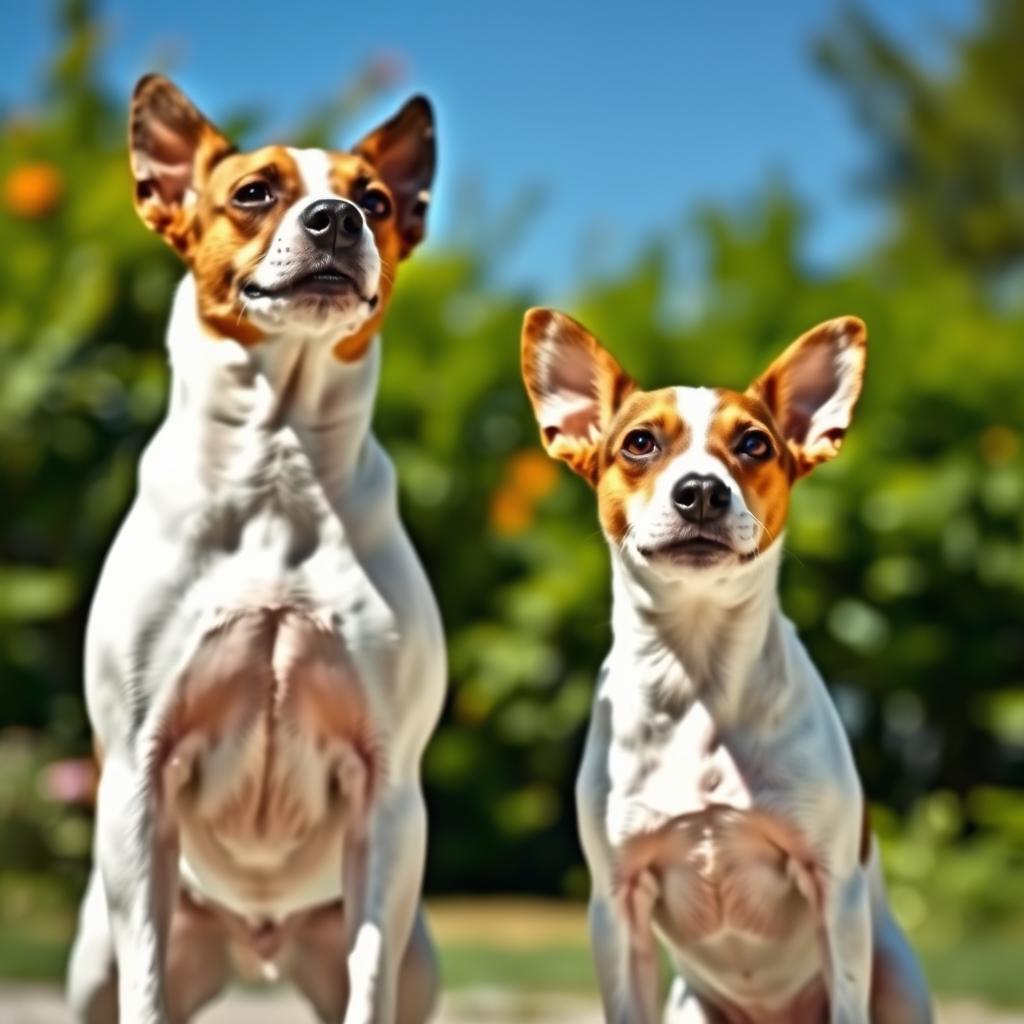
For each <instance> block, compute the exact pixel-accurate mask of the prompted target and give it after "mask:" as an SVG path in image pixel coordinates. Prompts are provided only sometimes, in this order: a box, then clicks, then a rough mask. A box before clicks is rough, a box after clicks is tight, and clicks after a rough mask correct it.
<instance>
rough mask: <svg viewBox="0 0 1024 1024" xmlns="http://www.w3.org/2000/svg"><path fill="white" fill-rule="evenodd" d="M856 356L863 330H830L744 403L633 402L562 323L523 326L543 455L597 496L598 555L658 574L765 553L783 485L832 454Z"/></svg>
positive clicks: (551, 319)
mask: <svg viewBox="0 0 1024 1024" xmlns="http://www.w3.org/2000/svg"><path fill="white" fill-rule="evenodd" d="M866 352H867V333H866V330H865V327H864V324H863V322H862V321H860V320H858V319H857V318H856V317H841V318H839V319H836V320H829V321H827V322H826V323H823V324H820V325H819V326H817V327H814V328H812V329H811V330H810V331H808V332H807V333H806V334H804V335H802V336H801V337H800V338H798V339H797V340H796V341H795V342H793V344H792V345H790V346H789V348H787V349H786V351H785V352H783V353H782V355H781V356H779V357H778V358H777V359H776V360H775V362H773V363H772V364H771V366H769V367H768V369H767V370H766V371H765V372H764V373H762V374H761V376H760V377H758V378H757V379H756V380H755V381H754V383H753V384H751V385H750V387H749V388H747V390H746V391H744V392H738V391H728V390H725V389H722V388H714V389H712V388H693V387H670V388H662V389H660V390H658V391H642V390H640V388H639V387H637V385H636V384H635V383H634V381H633V380H632V379H631V378H630V377H629V376H628V375H627V374H626V373H625V372H624V371H623V370H622V368H621V367H620V366H619V364H618V363H617V362H616V361H615V359H614V358H613V357H612V356H611V355H610V354H609V353H608V352H607V351H606V350H605V349H604V348H602V347H601V345H600V344H599V343H598V342H597V341H596V340H595V339H594V338H593V337H592V336H591V335H590V334H589V333H588V332H587V330H586V329H585V328H584V327H583V326H582V325H581V324H578V323H577V322H576V321H575V320H572V319H571V318H570V317H567V316H565V315H564V314H562V313H556V312H554V311H552V310H548V309H533V310H530V311H529V312H528V313H527V314H526V320H525V322H524V325H523V377H524V379H525V381H526V389H527V391H528V392H529V395H530V401H531V402H532V403H533V408H534V412H535V414H536V416H537V421H538V423H539V424H540V429H541V437H542V439H543V443H544V446H545V448H546V449H547V451H548V453H549V454H550V455H552V456H553V457H555V458H558V459H562V460H564V461H565V462H567V463H568V464H569V465H570V466H571V467H572V468H573V469H574V470H575V471H576V472H577V473H579V475H580V476H582V477H584V479H586V480H588V481H589V482H590V483H591V484H592V485H593V486H594V487H595V489H596V490H597V496H598V504H599V511H600V518H601V525H602V528H603V529H604V532H605V535H606V536H607V537H608V539H609V541H610V542H611V543H612V544H614V545H616V546H617V547H618V548H619V549H620V550H621V551H622V552H623V555H624V556H625V557H627V558H629V559H631V560H633V561H636V562H638V563H641V564H644V565H650V566H652V567H655V568H657V569H659V570H664V571H666V572H677V571H703V570H706V569H708V568H711V567H718V568H727V567H729V566H739V565H743V564H744V563H746V562H750V561H752V560H753V559H754V558H756V557H757V556H758V555H759V554H761V553H762V552H763V551H765V550H767V549H768V548H769V547H771V545H772V544H773V542H774V541H775V540H776V539H777V538H778V537H779V536H780V534H781V533H782V531H783V529H784V527H785V524H786V516H787V514H788V511H789V492H790V489H791V487H792V486H793V484H794V482H795V481H796V480H797V479H799V478H800V477H801V476H803V475H804V474H806V473H808V472H810V470H811V469H813V468H814V467H815V466H816V465H817V464H818V463H820V462H824V461H826V460H828V459H831V458H832V457H833V456H834V455H835V454H836V453H837V452H838V451H839V447H840V445H841V444H842V441H843V436H844V435H845V433H846V430H847V428H848V427H849V425H850V420H851V418H852V415H853V410H854V406H855V405H856V403H857V398H858V396H859V395H860V390H861V382H862V379H863V376H864V364H865V356H866Z"/></svg>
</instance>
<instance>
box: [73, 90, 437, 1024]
mask: <svg viewBox="0 0 1024 1024" xmlns="http://www.w3.org/2000/svg"><path fill="white" fill-rule="evenodd" d="M129 140H130V157H131V169H132V172H133V177H134V182H135V206H136V209H137V211H138V213H139V215H140V216H141V218H142V220H143V221H144V222H145V223H146V224H147V225H148V226H149V227H150V228H151V229H153V230H154V231H156V232H158V233H159V234H160V235H162V236H163V238H164V239H165V240H166V241H167V242H169V243H170V245H171V246H172V247H173V248H174V249H175V250H176V251H177V252H178V253H179V254H180V256H181V257H182V259H183V260H184V262H185V265H186V267H187V270H188V272H187V274H186V276H185V278H184V280H183V281H182V282H181V285H180V286H179V288H178V290H177V292H176V295H175V299H174V303H173V311H172V314H171V318H170V324H169V329H168V349H169V355H170V363H171V375H172V386H171V394H170V398H169V405H168V409H167V413H166V417H165V419H164V421H163V423H162V424H161V426H160V427H159V429H158V430H157V432H156V434H155V436H154V437H153V439H152V441H151V442H150V444H149V445H148V447H147V449H146V451H145V453H144V454H143V456H142V459H141V462H140V465H139V472H138V492H137V495H136V498H135V501H134V503H133V505H132V507H131V509H130V510H129V512H128V515H127V518H126V519H125V521H124V522H123V524H122V526H121V528H120V531H119V532H118V534H117V536H116V538H115V540H114V543H113V546H112V548H111V550H110V551H109V553H108V556H107V558H106V562H105V564H104V567H103V570H102V573H101V575H100V579H99V582H98V584H97V589H96V592H95V596H94V600H93V603H92V608H91V611H90V616H89V621H88V627H87V634H86V649H85V692H86V702H87V706H88V711H89V717H90V720H91V723H92V726H93V730H94V734H95V737H96V741H97V745H98V746H99V748H100V749H101V751H102V769H101V778H100V783H99V790H98V795H97V810H96V832H95V843H94V868H93V871H92V875H91V878H90V881H89V884H88V889H87V892H86V895H85V898H84V902H83V906H82V909H81V913H80V920H79V927H78V933H77V937H76V940H75V944H74V948H73V951H72V955H71V960H70V966H69V978H68V991H69V1001H70V1004H71V1007H72V1008H73V1011H74V1014H75V1017H76V1019H77V1020H78V1021H79V1022H89V1024H111V1022H114V1021H120V1022H122V1024H178V1022H184V1021H186V1020H188V1019H189V1018H190V1017H191V1016H192V1015H193V1013H194V1012H195V1011H196V1010H197V1009H198V1008H199V1007H200V1006H202V1005H203V1004H204V1003H206V1002H207V1001H208V1000H210V999H212V998H213V997H214V996H215V995H216V994H217V993H219V992H220V991H221V989H222V987H223V986H224V984H225V983H226V981H227V980H228V978H229V976H230V975H231V973H232V971H233V970H234V969H235V968H240V969H241V970H242V971H243V972H244V973H249V974H253V975H258V976H262V977H265V978H276V977H278V976H280V977H283V978H287V979H289V980H291V981H292V982H294V983H295V984H296V985H297V986H298V988H299V989H300V990H301V991H302V992H303V993H304V995H305V996H306V997H307V998H308V999H309V1001H310V1002H311V1003H312V1005H313V1007H314V1009H315V1011H316V1012H317V1014H318V1015H319V1017H320V1018H321V1019H322V1020H324V1021H334V1022H337V1021H340V1020H342V1019H344V1021H345V1024H369V1022H374V1024H391V1022H393V1021H396V1020H398V1021H402V1022H407V1021H408V1022H419V1021H423V1020H424V1019H426V1018H427V1017H428V1016H429V1014H430V1012H431V1008H432V1005H433V1003H434V1000H435V993H436V988H437V979H436V965H435V958H434V953H433V947H432V944H431V942H430V939H429V935H428V932H427V928H426V925H425V922H424V918H423V914H422V909H421V901H420V890H421V884H422V876H423V867H424V855H425V843H426V811H425V807H424V801H423V796H422V790H421V784H420V762H421V758H422V754H423V751H424V748H425V745H426V743H427V740H428V738H429V737H430V735H431V733H432V732H433V729H434V727H435V725H436V723H437V720H438V717H439V715H440V711H441V706H442V702H443V699H444V694H445V690H446V675H447V669H446V664H445V648H444V637H443V632H442V627H441V621H440V616H439V613H438V610H437V606H436V603H435V601H434V598H433V595H432V593H431V589H430V586H429V584H428V582H427V579H426V576H425V574H424V572H423V569H422V568H421V566H420V563H419V561H418V559H417V556H416V554H415V552H414V550H413V548H412V545H411V543H410V541H409V539H408V537H407V536H406V533H405V531H404V529H403V526H402V524H401V522H400V521H399V518H398V510H397V502H396V483H395V474H394V470H393V468H392V464H391V462H390V460H389V459H388V457H387V455H386V454H385V452H384V451H383V449H382V448H381V446H380V445H379V444H378V442H377V441H376V439H375V438H374V436H373V434H372V432H371V429H370V420H371V415H372V411H373V403H374V396H375V391H376V386H377V378H378V369H379V364H380V348H381V343H380V341H379V340H378V331H379V328H380V325H381V321H382V319H383V317H384V314H385V311H386V309H387V307H388V303H389V300H390V297H391V295H392V292H393V284H394V280H395V273H396V270H397V267H398V264H399V262H400V261H401V260H403V259H404V258H405V257H406V256H408V255H409V253H410V252H411V251H412V250H413V249H414V248H415V246H416V244H417V243H418V242H419V241H420V240H421V238H422V237H423V235H424V231H425V226H426V215H427V209H428V205H429V201H430V187H431V183H432V180H433V176H434V168H435V140H434V119H433V114H432V110H431V107H430V104H429V103H428V102H427V101H426V100H425V99H423V98H422V97H416V98H413V99H412V100H410V101H409V102H408V103H406V104H405V106H404V107H402V109H401V110H400V111H399V112H398V113H397V114H396V115H395V116H394V117H393V118H392V119H391V120H389V121H387V122H386V123H384V124H382V125H381V126H380V127H378V128H377V129H376V130H374V131H372V132H370V133H369V134H368V135H366V136H365V137H364V138H363V139H362V140H361V141H360V142H359V143H358V144H357V145H356V146H354V147H353V148H352V149H351V151H348V152H334V151H326V150H320V149H289V148H286V147H284V146H266V147H263V148H261V149H257V150H254V151H252V152H240V151H239V150H237V149H236V148H235V146H234V145H232V143H231V142H230V141H229V140H228V139H227V138H226V137H225V135H224V134H223V133H222V132H220V131H219V130H218V129H217V128H216V127H215V126H214V125H213V124H212V123H211V122H210V121H209V120H207V118H205V117H204V116H203V115H202V114H201V113H200V112H199V110H198V109H197V108H196V107H195V106H194V105H193V104H192V103H191V102H190V101H189V100H188V99H187V98H186V97H185V95H184V94H183V93H182V92H181V91H180V90H179V89H178V88H177V87H176V86H174V85H173V84H172V83H171V82H169V81H168V80H167V79H165V78H163V77H161V76H156V75H150V76H147V77H145V78H143V79H142V80H141V81H140V82H139V83H138V85H137V87H136V89H135V92H134V96H133V99H132V104H131V122H130V131H129Z"/></svg>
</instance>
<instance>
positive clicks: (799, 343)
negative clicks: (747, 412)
mask: <svg viewBox="0 0 1024 1024" xmlns="http://www.w3.org/2000/svg"><path fill="white" fill-rule="evenodd" d="M867 342H868V334H867V328H866V327H865V326H864V321H863V320H858V319H857V317H855V316H843V317H839V318H837V319H835V320H827V321H825V323H823V324H819V325H818V326H817V327H813V328H811V330H809V331H808V332H807V333H806V334H803V335H801V336H800V337H799V338H797V340H796V341H794V342H793V344H792V345H790V346H789V348H787V349H786V351H785V352H783V353H782V355H781V356H779V357H778V359H776V360H775V362H774V363H772V365H771V366H769V367H768V369H767V370H765V372H764V373H762V374H761V376H760V377H758V378H757V380H756V381H754V383H753V384H752V385H751V386H750V392H751V393H752V394H754V395H756V396H757V397H759V398H760V399H761V400H762V401H763V402H764V403H765V405H767V406H768V408H769V410H770V411H771V414H772V416H774V417H775V422H776V424H777V425H778V427H779V430H780V431H782V436H783V437H784V438H785V439H786V442H787V444H788V445H789V448H790V451H792V453H793V456H794V458H795V460H796V470H797V476H803V475H804V474H805V473H808V472H810V471H811V470H812V469H813V468H814V467H815V466H816V465H817V464H818V463H819V462H826V461H827V460H828V459H831V458H833V457H834V456H835V455H836V453H837V452H838V451H839V448H840V446H841V445H842V443H843V437H844V436H845V435H846V430H847V428H848V427H849V425H850V420H851V419H852V418H853V409H854V406H855V405H856V404H857V399H858V398H859V397H860V389H861V384H862V382H863V380H864V365H865V362H866V360H867Z"/></svg>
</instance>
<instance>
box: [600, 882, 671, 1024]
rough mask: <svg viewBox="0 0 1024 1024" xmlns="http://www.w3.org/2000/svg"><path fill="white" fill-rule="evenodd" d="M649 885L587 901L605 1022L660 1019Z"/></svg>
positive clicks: (638, 1023)
mask: <svg viewBox="0 0 1024 1024" xmlns="http://www.w3.org/2000/svg"><path fill="white" fill-rule="evenodd" d="M652 882H653V879H648V878H644V877H643V876H641V877H639V878H638V879H636V880H635V881H634V882H633V883H632V884H631V885H630V886H629V888H628V891H626V892H624V893H623V894H621V898H620V899H619V900H613V899H607V898H605V897H603V896H600V895H597V894H595V895H594V896H593V897H592V898H591V901H590V911H589V915H588V916H589V924H590V941H591V946H592V948H593V950H594V957H595V960H596V967H597V974H598V979H599V980H600V983H601V1000H602V1002H603V1004H604V1015H605V1019H606V1020H608V1021H611V1022H614V1024H655V1022H656V1021H657V1019H658V1009H657V1005H658V1003H657V1001H658V966H659V965H658V951H657V947H656V943H655V938H654V933H653V930H652V928H651V909H652V907H653V905H654V901H655V899H656V897H657V892H656V891H655V890H653V889H652V887H651V884H650V883H652Z"/></svg>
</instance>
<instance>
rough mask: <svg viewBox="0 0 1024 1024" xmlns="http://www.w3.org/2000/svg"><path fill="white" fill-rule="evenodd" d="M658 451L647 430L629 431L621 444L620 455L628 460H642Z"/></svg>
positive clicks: (652, 437) (655, 442)
mask: <svg viewBox="0 0 1024 1024" xmlns="http://www.w3.org/2000/svg"><path fill="white" fill-rule="evenodd" d="M657 450H658V442H657V441H656V440H655V439H654V435H653V434H652V433H651V432H650V431H649V430H631V431H630V432H629V433H628V434H627V435H626V439H625V441H623V442H622V454H623V455H625V456H626V457H627V458H629V459H643V458H646V457H647V456H648V455H653V454H654V453H655V452H656V451H657Z"/></svg>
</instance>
